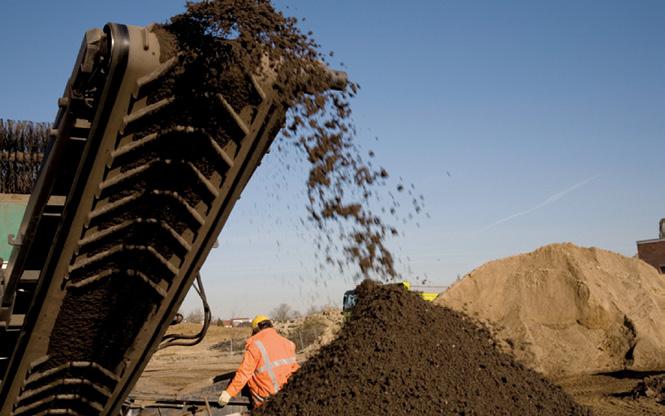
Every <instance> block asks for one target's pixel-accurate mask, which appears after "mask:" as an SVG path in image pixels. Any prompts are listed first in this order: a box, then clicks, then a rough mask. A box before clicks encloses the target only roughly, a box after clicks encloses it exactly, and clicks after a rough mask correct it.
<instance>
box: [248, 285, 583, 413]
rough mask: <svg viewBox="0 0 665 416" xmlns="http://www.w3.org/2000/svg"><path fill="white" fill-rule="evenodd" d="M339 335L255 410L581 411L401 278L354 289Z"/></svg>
mask: <svg viewBox="0 0 665 416" xmlns="http://www.w3.org/2000/svg"><path fill="white" fill-rule="evenodd" d="M357 291H358V295H359V302H358V305H357V306H356V309H355V310H354V313H353V316H352V317H351V319H350V320H349V321H348V322H346V323H345V324H344V326H343V327H342V330H341V331H340V334H339V336H338V337H337V338H336V339H335V340H334V341H333V342H332V343H330V344H328V345H327V346H324V347H323V348H322V349H321V350H320V352H319V354H317V355H315V356H314V357H312V358H311V359H310V360H308V361H307V362H306V363H305V364H304V365H303V367H302V369H301V370H300V371H299V372H298V373H296V374H295V375H294V376H293V377H292V378H291V380H290V381H289V383H288V384H287V385H286V386H285V387H284V389H283V390H282V391H281V392H280V393H279V394H277V395H276V396H275V397H274V398H273V399H271V401H270V402H269V403H268V404H267V405H266V406H265V407H264V408H263V409H261V410H259V411H257V412H256V414H259V415H292V416H295V415H308V416H317V415H325V416H329V415H343V414H344V415H356V416H362V415H373V416H374V415H434V414H436V415H460V414H467V415H471V414H475V415H587V414H589V412H588V411H587V410H586V409H583V408H581V407H580V406H579V405H577V404H576V403H574V402H573V400H572V399H571V398H570V397H569V396H568V395H567V394H565V393H564V392H563V391H562V390H561V389H560V388H559V387H556V386H554V385H552V384H551V383H549V382H548V381H546V380H545V379H543V378H542V377H541V376H540V375H538V374H537V373H536V372H534V371H532V370H529V369H527V368H525V367H524V366H522V365H521V364H518V363H516V362H515V361H514V360H513V359H512V358H511V357H510V356H509V355H507V354H504V353H502V352H500V351H499V350H498V349H497V347H496V345H495V343H494V341H493V340H492V338H491V336H490V334H489V332H488V331H487V330H485V329H484V328H482V327H479V326H477V325H476V324H474V323H473V322H472V320H470V319H469V318H467V317H465V316H464V315H462V314H460V313H458V312H455V311H453V310H450V309H447V308H441V307H438V306H435V305H432V304H431V303H427V302H425V301H423V300H422V299H420V298H419V297H418V296H416V295H415V294H413V293H410V292H407V291H406V290H405V289H404V288H403V287H402V286H401V285H391V286H377V285H376V284H374V283H371V282H369V281H366V282H364V283H363V284H361V285H360V286H359V287H358V289H357Z"/></svg>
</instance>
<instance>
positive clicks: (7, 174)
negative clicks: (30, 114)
mask: <svg viewBox="0 0 665 416" xmlns="http://www.w3.org/2000/svg"><path fill="white" fill-rule="evenodd" d="M48 132H49V125H48V124H47V123H34V122H31V121H13V120H2V119H0V193H1V194H29V193H30V192H31V191H32V188H33V187H34V185H35V182H36V181H37V176H38V174H39V169H40V167H41V163H42V159H43V158H44V152H45V151H46V144H47V141H48Z"/></svg>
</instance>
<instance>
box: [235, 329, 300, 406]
mask: <svg viewBox="0 0 665 416" xmlns="http://www.w3.org/2000/svg"><path fill="white" fill-rule="evenodd" d="M299 368H300V366H299V365H298V363H297V362H296V346H295V344H294V343H293V342H291V341H289V340H288V339H286V338H284V337H283V336H281V335H279V334H278V333H277V331H276V330H275V329H274V328H266V329H264V330H262V331H260V332H259V333H258V334H256V335H254V336H252V337H250V338H249V339H248V340H247V344H246V346H245V355H244V356H243V358H242V363H241V364H240V367H239V368H238V371H236V375H235V377H233V380H231V383H230V384H229V386H228V387H227V388H226V391H227V392H228V393H229V394H230V395H231V397H234V396H236V395H237V394H238V393H240V390H242V388H243V387H244V386H245V384H247V385H248V386H249V390H250V392H251V393H252V399H253V400H254V403H255V404H256V405H257V406H260V405H261V404H262V403H263V402H264V401H265V400H266V399H267V398H268V397H269V396H270V395H273V394H275V393H277V392H278V391H279V390H280V389H281V388H282V386H283V385H284V384H286V381H287V380H288V379H289V377H290V376H291V374H293V373H294V372H295V371H296V370H298V369H299Z"/></svg>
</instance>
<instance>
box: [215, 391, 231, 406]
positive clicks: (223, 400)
mask: <svg viewBox="0 0 665 416" xmlns="http://www.w3.org/2000/svg"><path fill="white" fill-rule="evenodd" d="M230 401H231V395H230V394H229V392H228V391H226V390H224V391H223V392H222V394H220V395H219V400H217V403H219V405H220V406H222V407H224V406H226V405H227V404H229V402H230Z"/></svg>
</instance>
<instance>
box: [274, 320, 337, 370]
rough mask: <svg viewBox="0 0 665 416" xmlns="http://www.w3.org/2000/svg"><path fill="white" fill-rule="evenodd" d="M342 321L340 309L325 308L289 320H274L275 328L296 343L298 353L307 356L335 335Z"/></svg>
mask: <svg viewBox="0 0 665 416" xmlns="http://www.w3.org/2000/svg"><path fill="white" fill-rule="evenodd" d="M343 321H344V316H343V315H342V311H341V310H339V309H335V308H326V309H325V310H323V311H321V312H318V313H314V314H311V315H307V316H304V317H301V318H298V319H294V320H291V321H287V322H275V328H276V329H277V330H278V331H279V333H280V334H282V335H283V336H285V337H287V338H289V339H290V340H292V341H293V342H294V343H295V344H296V349H297V352H298V354H302V355H303V356H304V358H309V357H311V356H312V355H314V354H316V353H317V352H318V351H319V350H320V349H321V347H323V346H324V345H326V344H329V343H330V342H331V341H332V340H333V339H335V338H336V337H337V334H338V333H339V330H340V328H341V327H342V323H343Z"/></svg>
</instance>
